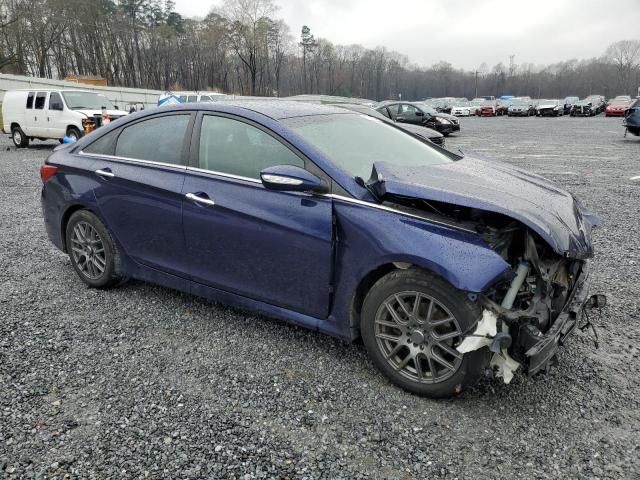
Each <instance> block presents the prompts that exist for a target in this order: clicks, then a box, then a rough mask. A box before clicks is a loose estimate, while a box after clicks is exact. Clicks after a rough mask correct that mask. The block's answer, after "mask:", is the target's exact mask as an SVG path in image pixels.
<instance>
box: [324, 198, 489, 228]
mask: <svg viewBox="0 0 640 480" xmlns="http://www.w3.org/2000/svg"><path fill="white" fill-rule="evenodd" d="M321 196H323V197H329V198H332V199H334V200H341V201H343V202H346V203H353V204H355V205H361V206H365V207H371V208H377V209H378V210H383V211H385V212H390V213H397V214H398V215H403V216H405V217H409V218H415V219H418V220H422V221H423V222H427V223H432V224H435V225H440V226H442V227H447V228H453V229H455V230H460V231H463V232H467V233H473V234H474V235H477V234H478V232H476V231H475V230H471V229H468V228H465V227H461V226H459V225H455V224H452V223H447V222H440V221H438V220H433V219H431V218H425V217H421V216H420V215H413V214H412V213H408V212H403V211H402V210H398V209H396V208H393V207H388V206H386V205H379V204H376V203H371V202H367V201H366V200H358V199H357V198H349V197H345V196H342V195H336V194H333V193H329V194H324V195H321Z"/></svg>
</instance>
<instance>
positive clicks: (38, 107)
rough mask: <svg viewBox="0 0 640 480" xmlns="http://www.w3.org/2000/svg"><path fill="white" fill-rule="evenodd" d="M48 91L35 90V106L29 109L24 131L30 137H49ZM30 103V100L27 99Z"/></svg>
mask: <svg viewBox="0 0 640 480" xmlns="http://www.w3.org/2000/svg"><path fill="white" fill-rule="evenodd" d="M47 96H48V92H35V95H34V97H33V108H30V109H27V110H26V114H25V118H24V126H23V128H22V131H23V132H24V133H25V135H27V136H29V137H43V138H44V137H47V133H48V132H47V116H46V105H47ZM27 103H28V100H27Z"/></svg>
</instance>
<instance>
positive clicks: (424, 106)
mask: <svg viewBox="0 0 640 480" xmlns="http://www.w3.org/2000/svg"><path fill="white" fill-rule="evenodd" d="M420 110H422V111H423V112H424V113H428V114H430V115H436V114H437V113H438V112H437V111H436V109H435V108H433V107H432V106H431V105H429V104H427V103H421V104H420Z"/></svg>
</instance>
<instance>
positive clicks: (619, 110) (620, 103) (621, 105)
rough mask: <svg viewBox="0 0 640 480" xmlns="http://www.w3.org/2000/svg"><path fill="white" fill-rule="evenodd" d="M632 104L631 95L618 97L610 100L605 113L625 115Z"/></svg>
mask: <svg viewBox="0 0 640 480" xmlns="http://www.w3.org/2000/svg"><path fill="white" fill-rule="evenodd" d="M630 104H631V99H630V98H629V97H616V98H614V99H613V100H611V101H610V102H609V104H608V105H607V108H605V110H604V114H605V116H606V117H624V112H626V111H627V110H628V108H629V105H630Z"/></svg>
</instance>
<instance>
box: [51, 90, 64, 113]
mask: <svg viewBox="0 0 640 480" xmlns="http://www.w3.org/2000/svg"><path fill="white" fill-rule="evenodd" d="M49 110H60V111H62V110H63V107H62V97H61V96H60V94H59V93H57V92H51V94H50V95H49Z"/></svg>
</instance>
